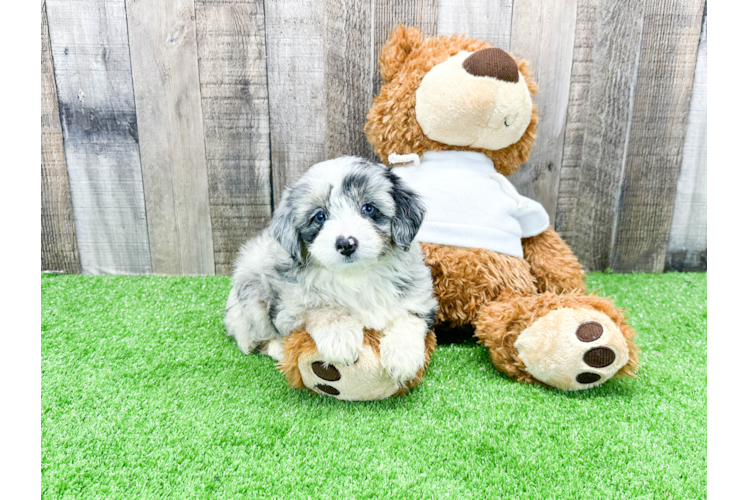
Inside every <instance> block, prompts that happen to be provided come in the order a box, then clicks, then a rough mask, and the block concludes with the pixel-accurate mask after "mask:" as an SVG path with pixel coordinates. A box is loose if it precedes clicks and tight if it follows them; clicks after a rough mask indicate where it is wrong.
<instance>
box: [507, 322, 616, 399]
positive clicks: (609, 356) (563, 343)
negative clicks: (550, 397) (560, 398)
mask: <svg viewBox="0 0 748 500" xmlns="http://www.w3.org/2000/svg"><path fill="white" fill-rule="evenodd" d="M514 347H515V348H516V349H517V353H518V355H519V357H520V358H521V359H522V361H523V363H524V364H525V368H526V370H527V372H529V373H530V374H531V375H532V376H533V377H535V378H536V379H538V380H540V381H541V382H543V383H545V384H548V385H550V386H553V387H557V388H559V389H564V390H567V391H568V390H578V389H586V388H590V387H594V386H597V385H600V384H602V383H604V382H606V381H607V380H608V379H610V378H611V377H613V375H615V374H616V373H617V372H618V370H620V369H621V368H622V367H623V366H624V365H625V364H626V363H628V360H629V351H628V346H627V342H626V338H625V337H624V335H623V334H622V333H621V331H620V330H619V329H618V327H617V326H616V325H615V324H614V323H613V321H611V319H610V318H609V317H608V316H607V315H605V314H603V313H601V312H599V311H593V310H588V309H572V308H560V309H556V310H554V311H551V312H549V313H548V314H546V315H545V316H543V317H542V318H540V319H539V320H537V321H535V322H534V323H533V324H532V325H530V326H529V327H528V328H526V329H525V330H523V331H522V332H521V333H520V335H519V337H518V338H517V340H516V342H515V343H514Z"/></svg>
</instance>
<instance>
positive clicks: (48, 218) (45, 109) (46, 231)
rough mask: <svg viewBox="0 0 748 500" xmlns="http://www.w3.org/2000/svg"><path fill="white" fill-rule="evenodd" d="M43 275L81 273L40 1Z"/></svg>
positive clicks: (46, 34)
mask: <svg viewBox="0 0 748 500" xmlns="http://www.w3.org/2000/svg"><path fill="white" fill-rule="evenodd" d="M41 215H42V271H45V270H50V271H64V272H66V273H79V272H81V262H80V257H79V255H78V244H77V242H76V240H75V221H74V219H73V202H72V200H71V198H70V185H69V183H68V169H67V165H66V164H65V148H64V147H63V145H62V127H61V126H60V111H59V108H58V105H57V87H56V85H55V75H54V68H53V67H52V54H51V52H50V48H49V30H48V28H47V6H46V4H45V3H44V0H42V214H41Z"/></svg>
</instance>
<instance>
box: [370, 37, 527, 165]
mask: <svg viewBox="0 0 748 500" xmlns="http://www.w3.org/2000/svg"><path fill="white" fill-rule="evenodd" d="M379 66H380V73H381V75H382V88H381V90H380V92H379V95H378V96H376V98H375V99H374V103H373V104H372V107H371V108H370V109H369V113H368V115H367V117H366V126H365V131H366V136H367V139H368V140H369V142H370V143H371V144H372V146H374V151H375V152H376V154H377V155H378V156H379V157H380V158H381V160H382V161H383V162H384V163H386V164H389V161H388V157H389V155H390V154H392V153H396V154H401V155H403V154H412V153H416V154H419V155H420V154H422V153H424V152H426V151H444V150H457V151H477V152H480V153H483V154H485V155H486V156H487V157H489V158H490V159H491V160H492V161H493V163H494V167H495V168H496V171H497V172H499V173H501V174H503V175H510V174H512V173H513V172H514V171H516V170H517V169H518V168H519V167H520V165H522V163H524V162H525V161H527V159H528V158H529V156H530V151H531V150H532V146H533V144H534V142H535V128H536V124H537V121H538V113H537V107H536V106H535V105H533V102H532V98H531V96H532V94H535V92H536V91H537V85H536V84H535V82H534V81H533V80H532V76H531V74H530V70H529V64H528V63H527V62H526V61H521V60H518V59H515V58H514V57H513V56H511V55H510V54H507V53H506V52H504V51H503V50H501V49H499V48H493V47H492V46H491V44H490V43H488V42H483V41H480V40H476V39H472V38H466V37H465V36H458V35H453V36H438V37H434V38H426V39H424V37H423V35H422V34H421V32H420V31H419V30H418V28H406V27H404V26H399V27H398V28H396V29H395V30H393V32H392V34H391V35H390V37H389V39H388V40H387V42H386V43H385V45H384V47H382V51H381V52H380V54H379Z"/></svg>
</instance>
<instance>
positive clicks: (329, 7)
mask: <svg viewBox="0 0 748 500" xmlns="http://www.w3.org/2000/svg"><path fill="white" fill-rule="evenodd" d="M371 7H372V2H371V0H325V2H324V18H325V21H324V36H323V40H324V85H325V113H326V115H327V119H326V124H327V127H326V130H325V156H326V158H336V157H338V156H346V155H356V156H362V157H364V158H371V159H373V158H374V152H373V149H372V147H371V146H370V145H369V143H368V142H367V140H366V134H364V124H365V123H366V113H367V112H368V110H369V107H370V106H371V102H372V98H373V95H374V89H373V88H372V85H373V74H374V72H375V68H374V67H373V66H372V51H373V47H372V11H371Z"/></svg>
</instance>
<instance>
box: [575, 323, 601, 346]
mask: <svg viewBox="0 0 748 500" xmlns="http://www.w3.org/2000/svg"><path fill="white" fill-rule="evenodd" d="M602 335H603V325H601V324H600V323H598V322H597V321H587V322H586V323H582V324H581V325H579V328H577V338H578V339H579V340H581V341H582V342H592V341H594V340H597V339H599V338H600V337H602Z"/></svg>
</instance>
